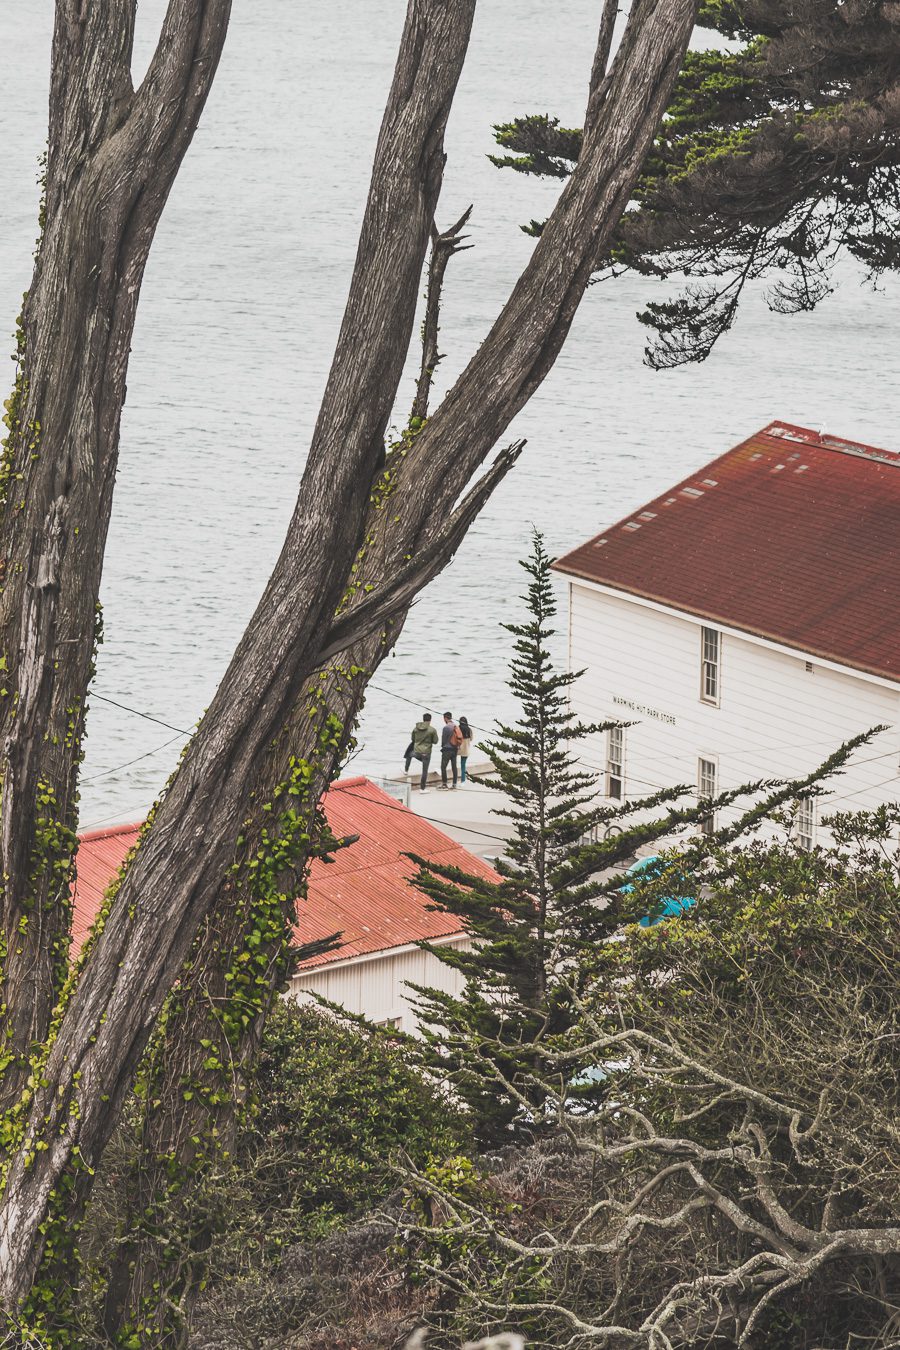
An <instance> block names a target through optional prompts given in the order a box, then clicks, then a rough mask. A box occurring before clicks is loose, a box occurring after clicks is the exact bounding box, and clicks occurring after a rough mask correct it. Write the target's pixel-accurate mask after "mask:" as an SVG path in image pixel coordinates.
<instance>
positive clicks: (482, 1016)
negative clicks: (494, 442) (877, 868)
mask: <svg viewBox="0 0 900 1350" xmlns="http://www.w3.org/2000/svg"><path fill="white" fill-rule="evenodd" d="M551 564H552V559H551V558H549V557H548V555H547V552H546V550H545V548H544V541H543V538H542V536H541V535H540V534H539V533H537V531H535V533H534V543H533V549H532V553H531V556H530V558H528V559H527V560H526V561H523V562H522V563H521V566H522V567H523V568H524V570H525V572H526V573H527V575H528V578H529V582H528V588H527V591H526V593H525V595H524V596H523V597H522V599H523V601H524V604H525V607H526V612H527V613H526V618H525V621H524V622H522V623H519V624H504V625H502V626H503V627H504V628H505V629H506V631H507V632H509V633H510V634H511V635H512V637H513V639H514V642H513V655H512V659H511V662H510V678H509V681H508V684H509V688H510V689H511V691H512V692H513V694H514V695H515V698H516V700H517V702H518V704H519V706H520V708H521V715H520V718H519V720H518V721H517V722H516V723H515V725H512V726H506V725H500V726H498V728H497V733H496V736H495V738H494V739H493V740H492V741H490V742H487V743H485V744H484V745H483V746H482V748H483V749H484V750H485V752H486V753H487V754H488V755H489V757H490V759H491V760H492V761H493V764H494V767H495V770H496V774H495V776H491V777H488V778H485V779H483V780H482V782H484V783H485V784H487V785H488V786H489V787H491V788H494V789H496V790H497V791H498V792H499V793H502V794H503V796H504V798H505V799H506V802H505V803H504V804H503V805H501V806H499V807H497V808H495V812H494V814H496V815H499V816H503V817H505V818H506V819H508V820H509V821H511V822H512V835H511V838H510V839H509V840H508V842H507V844H506V845H505V851H504V856H503V857H502V858H500V859H498V860H497V862H496V863H495V870H496V873H497V878H496V880H493V881H491V880H486V879H485V878H484V877H481V876H475V875H472V874H470V873H467V872H464V871H462V870H461V869H459V868H455V867H447V866H443V865H439V864H437V863H433V862H429V861H428V860H427V859H424V858H421V857H417V856H415V855H411V856H412V857H413V861H414V862H416V863H417V865H418V867H419V872H418V874H417V876H416V878H415V885H416V886H417V887H418V888H419V889H420V890H421V891H423V892H424V893H425V895H427V896H428V898H429V899H430V901H431V902H432V905H433V906H434V907H435V908H437V909H440V910H442V911H444V912H447V913H451V914H454V915H456V916H457V917H458V918H459V920H460V926H461V927H462V928H464V929H465V930H466V932H467V933H468V934H469V936H470V938H471V939H472V945H471V948H470V949H469V950H462V949H460V948H458V947H431V946H429V945H428V944H427V943H423V944H422V946H423V947H424V948H425V949H426V950H427V951H430V952H432V953H433V955H434V956H435V957H437V959H438V960H439V961H441V962H442V963H443V964H444V965H446V966H449V967H452V968H453V969H455V970H457V971H459V972H460V973H461V974H462V975H463V976H464V977H465V981H466V984H465V989H464V991H463V993H462V994H460V995H459V996H454V995H452V994H448V993H446V992H444V991H442V990H437V989H427V988H424V987H422V986H413V988H414V989H415V991H416V993H417V995H418V998H417V1012H418V1015H419V1019H420V1024H421V1027H422V1032H423V1037H424V1049H423V1058H424V1059H425V1061H426V1062H427V1063H428V1064H429V1065H430V1066H431V1067H432V1068H436V1069H439V1070H440V1071H441V1073H442V1075H444V1076H446V1077H447V1078H449V1080H450V1081H451V1082H452V1085H453V1090H454V1093H455V1095H456V1096H457V1098H458V1099H459V1100H461V1101H462V1102H463V1103H465V1105H466V1106H467V1107H468V1108H469V1110H470V1112H471V1116H472V1122H473V1127H474V1129H475V1131H476V1134H477V1135H478V1137H479V1139H480V1140H481V1141H482V1142H485V1143H489V1144H494V1143H499V1142H502V1141H503V1140H504V1139H509V1137H510V1133H511V1131H512V1129H513V1127H514V1125H515V1127H516V1128H521V1127H523V1126H524V1127H526V1128H528V1129H531V1128H533V1126H534V1124H535V1122H536V1121H537V1120H538V1118H539V1112H540V1107H541V1102H542V1099H543V1090H542V1089H541V1088H540V1087H539V1086H537V1080H539V1079H540V1080H542V1081H543V1082H544V1083H546V1082H547V1081H548V1078H550V1077H552V1076H553V1075H554V1074H556V1075H557V1076H558V1075H559V1074H564V1075H565V1079H566V1081H567V1082H568V1083H569V1084H570V1088H569V1091H570V1092H571V1093H572V1095H573V1096H580V1097H581V1098H582V1105H583V1106H584V1107H587V1106H588V1105H589V1099H591V1098H594V1097H596V1096H598V1095H600V1096H602V1095H603V1091H604V1089H603V1085H602V1081H600V1082H598V1081H596V1078H595V1076H592V1075H591V1074H589V1073H585V1070H587V1069H588V1068H590V1066H591V1065H592V1063H593V1060H592V1059H591V1058H590V1057H588V1058H587V1059H586V1060H585V1061H584V1063H583V1064H578V1063H576V1062H574V1061H573V1060H572V1058H571V1055H570V1054H569V1055H568V1056H567V1058H566V1060H565V1063H564V1064H563V1063H562V1062H556V1061H555V1059H554V1053H555V1050H556V1049H557V1048H558V1045H559V1043H560V1038H561V1037H563V1036H564V1034H565V1033H566V1032H568V1031H569V1030H570V1029H571V1028H572V1026H573V1025H574V1024H575V1023H576V1022H577V1020H578V1016H579V1009H578V1003H579V997H580V993H581V991H582V989H583V988H584V987H585V985H586V984H587V983H588V982H589V981H591V980H592V978H593V977H594V974H595V968H596V964H597V961H596V953H597V952H598V951H600V950H601V949H602V944H603V943H605V942H606V941H608V940H609V939H610V938H611V937H612V936H613V935H614V934H615V933H616V932H618V931H621V929H622V927H623V925H625V924H628V923H634V922H636V921H637V920H639V919H641V918H643V917H644V916H647V915H649V916H650V917H651V919H653V920H654V921H655V920H657V919H658V918H661V917H664V916H665V915H667V914H670V913H671V912H672V906H671V899H672V897H673V895H674V896H675V897H677V898H678V899H679V900H682V901H683V900H689V901H694V900H696V899H697V898H698V897H699V896H700V894H701V892H702V888H703V884H704V879H705V874H704V867H705V866H706V862H707V861H708V860H709V859H711V858H714V857H715V855H716V850H717V849H718V850H720V849H721V848H722V847H723V846H724V845H727V844H730V843H732V842H734V841H735V840H736V839H738V838H740V837H742V836H745V835H747V834H748V833H750V832H751V831H753V830H754V829H756V828H757V827H759V826H760V825H761V824H762V823H763V822H764V821H765V820H767V819H771V818H772V817H773V816H777V814H778V813H779V812H780V810H781V808H783V807H785V806H787V807H788V808H789V810H788V816H787V817H786V818H787V819H789V817H790V808H791V807H793V808H794V809H795V808H796V803H797V801H798V799H800V798H802V797H804V796H811V795H818V794H819V793H820V792H821V790H822V789H821V783H822V780H823V779H825V778H826V777H829V776H830V775H833V774H837V773H839V772H840V770H841V767H842V766H843V764H844V763H845V762H846V761H847V759H848V758H849V757H850V755H851V754H852V753H853V751H854V750H856V749H857V748H858V747H859V746H860V745H863V744H865V743H866V742H867V741H868V740H869V739H871V737H872V736H873V735H875V734H876V733H877V732H878V731H881V730H883V729H884V728H882V727H878V728H874V729H873V730H872V731H870V732H868V733H864V734H862V735H860V736H857V737H855V738H854V739H853V740H851V741H848V742H847V743H845V744H844V745H843V746H841V747H840V749H838V750H837V751H835V753H834V754H833V755H831V756H830V757H829V758H828V759H827V760H826V761H825V762H824V763H823V764H821V765H819V766H818V768H816V769H815V770H814V772H813V773H811V774H810V775H809V776H808V777H807V778H804V779H802V780H791V781H787V780H786V781H783V782H781V781H778V782H772V781H770V782H767V783H748V784H744V785H742V786H741V787H738V788H735V789H732V790H729V791H728V792H724V793H721V794H719V795H718V796H717V797H716V798H715V799H710V798H707V799H700V800H698V799H697V796H696V789H695V787H694V786H693V785H689V784H681V785H675V786H673V787H671V788H667V789H664V790H662V791H659V792H657V793H655V794H654V795H653V796H650V797H646V798H642V799H639V800H634V801H629V802H626V803H622V804H614V805H611V804H608V803H606V802H604V801H603V799H602V797H601V794H600V785H599V782H598V776H597V775H596V774H595V773H593V772H591V771H590V770H589V769H587V768H585V767H584V765H583V764H582V763H580V762H579V759H578V750H579V748H580V747H581V746H583V744H584V742H585V740H586V738H588V737H590V736H593V735H595V734H597V733H603V732H605V731H608V730H609V729H610V728H611V727H614V726H618V725H621V724H620V723H616V722H605V723H598V724H589V723H584V722H582V721H580V720H579V719H578V718H577V717H576V716H575V714H574V713H573V712H572V711H571V708H570V706H569V698H568V694H569V690H570V689H571V687H572V685H573V684H575V683H576V681H577V680H578V679H579V678H580V677H581V675H582V674H583V673H584V672H583V671H573V672H566V671H559V670H556V669H555V668H554V665H553V662H552V660H551V656H550V651H549V646H550V642H551V640H552V638H553V637H554V634H555V630H554V628H553V627H552V621H553V618H554V615H555V614H556V602H555V599H554V595H553V587H552V582H551V575H550V568H551ZM744 798H746V799H748V803H747V805H746V806H745V807H744V808H743V809H740V810H739V811H738V812H737V814H733V815H732V817H731V818H730V819H729V821H728V822H727V823H725V824H723V826H722V827H721V828H719V829H718V830H716V831H715V832H714V833H713V834H712V835H708V836H707V835H705V834H702V833H701V834H700V835H699V836H698V835H697V833H696V829H692V828H691V827H696V825H697V824H698V823H700V822H703V821H706V820H708V819H710V818H711V817H712V816H713V815H715V814H716V813H717V812H721V811H723V809H724V808H727V807H729V806H733V805H734V804H735V803H736V802H737V801H738V800H740V799H744ZM506 803H508V804H506ZM688 831H689V832H690V833H689V834H688V835H687V837H685V838H681V839H679V837H678V836H679V835H684V834H685V833H686V832H688ZM657 841H663V842H664V844H665V847H664V848H663V849H662V850H661V851H660V852H659V854H658V856H659V858H660V864H659V865H657V866H656V867H653V868H651V869H649V870H648V871H645V872H643V873H641V875H640V876H639V877H629V878H628V879H627V884H626V876H625V873H624V871H623V868H624V867H625V866H626V865H627V864H628V863H630V862H631V860H632V859H633V858H634V855H635V854H636V852H637V851H638V850H639V849H642V848H643V849H646V847H647V846H648V845H651V844H655V843H657ZM623 885H624V886H625V889H623ZM567 1050H569V1051H571V1039H569V1043H568V1045H567ZM578 1084H580V1086H578Z"/></svg>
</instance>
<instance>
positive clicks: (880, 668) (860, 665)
mask: <svg viewBox="0 0 900 1350" xmlns="http://www.w3.org/2000/svg"><path fill="white" fill-rule="evenodd" d="M556 568H557V570H558V571H560V572H565V573H568V574H570V575H572V576H577V577H585V578H587V579H588V580H590V581H596V582H599V583H601V584H602V585H606V586H611V587H614V588H615V589H616V590H620V591H626V592H629V593H631V594H633V595H640V596H644V597H646V598H647V599H650V600H656V601H659V602H660V603H662V604H664V605H671V606H672V607H673V608H676V609H680V610H685V611H687V612H688V613H690V614H696V615H697V616H698V617H700V618H704V619H710V620H712V621H714V622H716V623H721V624H726V625H728V626H729V627H733V628H740V629H743V630H745V631H746V632H749V633H754V634H757V635H758V636H760V637H766V638H770V639H771V640H773V641H776V642H779V643H782V644H784V645H785V646H788V647H795V648H797V649H798V650H799V651H801V652H805V653H808V654H809V655H811V656H820V657H824V658H825V659H826V660H830V661H835V662H838V663H839V664H841V665H847V666H852V667H854V668H855V669H858V670H865V671H868V672H870V673H872V674H875V675H882V676H885V677H886V678H888V679H891V680H900V624H898V622H897V618H896V597H897V593H898V586H900V455H898V454H895V453H893V452H891V451H888V450H878V449H876V448H875V447H873V446H868V445H862V444H859V443H857V442H853V441H844V440H840V439H839V438H837V437H832V436H820V435H818V434H817V433H816V432H814V431H810V430H808V429H807V428H804V427H795V426H791V425H790V424H788V423H785V422H772V423H770V424H769V426H767V427H765V428H764V429H763V430H762V431H760V432H757V434H756V435H755V436H751V437H750V439H749V440H746V441H744V442H743V443H742V444H741V445H739V446H737V447H736V448H735V449H733V450H729V451H728V452H727V453H726V454H724V455H722V456H720V457H719V458H718V459H714V460H713V461H712V462H711V463H709V464H707V465H706V466H705V467H704V468H702V469H700V470H698V471H697V473H694V474H691V476H690V477H689V478H686V479H685V480H684V482H682V483H679V484H678V486H677V487H674V488H672V489H671V490H670V491H669V492H666V493H664V494H663V495H662V496H660V497H657V498H656V500H655V501H652V502H648V504H647V505H646V506H645V507H642V508H641V509H640V510H638V511H634V512H632V514H631V515H630V516H627V517H626V518H625V519H624V520H620V521H619V522H618V523H617V524H615V525H612V526H611V527H610V528H609V529H608V530H605V531H604V532H603V533H602V534H599V535H597V537H596V538H595V539H591V540H590V541H589V542H588V543H586V544H583V545H582V546H581V547H580V548H576V549H575V550H573V552H571V553H568V554H566V555H565V557H563V558H560V559H559V560H558V561H557V563H556Z"/></svg>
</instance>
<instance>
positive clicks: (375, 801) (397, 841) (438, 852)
mask: <svg viewBox="0 0 900 1350" xmlns="http://www.w3.org/2000/svg"><path fill="white" fill-rule="evenodd" d="M324 806H325V815H326V816H327V818H328V823H329V825H330V826H331V829H332V832H333V833H334V834H335V835H337V836H338V837H342V836H344V835H348V834H358V835H359V841H358V842H357V843H355V844H351V845H350V846H349V847H348V848H344V849H339V850H338V852H336V853H335V854H334V862H332V863H325V862H321V861H318V860H317V861H316V862H314V863H313V865H312V868H311V871H310V880H309V894H308V897H307V900H306V901H305V902H298V905H297V928H296V938H297V941H298V942H309V941H312V940H315V939H316V938H323V937H328V936H329V935H330V934H332V933H336V932H340V933H343V941H342V946H341V947H340V948H339V949H338V950H337V951H335V952H328V953H326V955H324V956H319V957H315V958H314V959H313V960H312V961H307V962H305V963H304V965H303V967H302V969H304V970H308V969H310V968H312V967H314V966H320V965H325V964H327V963H328V962H329V961H343V960H346V958H347V957H350V956H362V955H365V954H367V953H370V952H380V951H386V950H388V949H389V948H391V947H403V946H406V945H407V943H410V942H418V941H420V940H421V939H427V940H429V941H431V940H433V939H435V938H442V937H451V936H453V935H455V934H458V933H459V932H460V931H461V929H460V925H459V920H458V919H456V918H454V917H453V916H452V915H448V914H439V913H435V912H434V911H431V910H428V909H427V908H426V905H427V904H428V903H429V902H428V900H427V899H426V897H425V896H424V895H422V894H421V892H419V891H417V890H415V889H414V888H413V887H412V886H410V885H409V878H410V877H411V876H412V874H413V873H414V872H415V867H414V865H413V863H411V862H410V861H409V859H408V858H406V857H404V856H403V855H404V854H405V853H417V854H419V855H420V856H421V857H423V858H428V859H430V860H431V861H433V862H441V863H449V864H450V865H452V866H455V867H461V868H463V869H464V870H465V871H467V872H471V873H476V874H478V875H481V876H486V877H492V876H493V875H494V873H493V872H492V870H491V868H490V867H488V865H487V863H484V862H482V861H481V859H480V858H476V857H475V856H474V855H473V854H471V853H469V852H468V850H467V849H465V848H463V847H462V845H461V844H457V843H455V841H454V840H452V839H450V838H449V837H448V836H447V835H446V834H444V833H443V831H441V830H439V829H436V828H435V826H434V825H432V824H430V823H429V822H428V821H427V820H423V819H422V817H421V816H417V815H415V813H414V812H412V811H408V810H407V809H406V807H405V806H403V805H402V804H401V803H400V802H398V801H395V799H394V798H393V797H389V796H388V794H387V793H386V792H382V790H381V788H378V787H376V786H375V784H374V783H371V782H370V781H369V780H368V779H367V778H347V779H344V780H342V781H339V782H337V783H334V784H332V786H331V787H330V788H329V790H328V792H327V793H326V794H325V802H324ZM139 830H140V822H138V823H137V824H133V825H117V826H115V827H114V828H113V829H110V830H93V831H90V832H88V833H86V834H83V835H81V836H80V841H79V847H78V858H77V863H78V880H77V882H76V885H75V895H74V902H75V914H74V919H73V923H72V936H73V955H74V954H76V953H77V952H78V951H80V949H81V946H82V944H83V942H84V940H85V938H86V937H87V934H88V931H89V929H90V927H91V924H92V923H93V922H94V919H95V918H96V916H97V913H98V911H99V909H100V905H101V903H102V901H103V895H104V892H105V890H106V888H107V886H108V885H109V883H110V882H111V881H112V879H113V877H114V876H115V875H116V873H117V871H118V869H119V867H120V866H121V864H122V861H123V859H124V857H125V855H126V853H127V852H128V850H129V849H130V848H131V846H132V844H134V842H135V840H136V839H137V835H138V831H139Z"/></svg>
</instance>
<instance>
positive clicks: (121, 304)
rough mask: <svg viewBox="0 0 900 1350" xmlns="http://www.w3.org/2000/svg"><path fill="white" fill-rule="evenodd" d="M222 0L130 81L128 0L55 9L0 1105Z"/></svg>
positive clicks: (20, 428)
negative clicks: (150, 291)
mask: <svg viewBox="0 0 900 1350" xmlns="http://www.w3.org/2000/svg"><path fill="white" fill-rule="evenodd" d="M229 7H230V0H172V3H171V4H170V6H169V12H168V15H167V18H166V23H165V27H164V29H163V31H162V34H161V38H160V42H159V46H158V49H157V52H156V55H155V57H154V60H153V63H152V64H151V66H150V69H149V71H148V73H147V76H146V79H145V80H144V82H143V84H142V85H141V87H140V89H138V90H137V91H135V90H134V88H133V86H132V82H131V69H130V63H131V48H132V38H133V31H134V15H135V0H130V2H125V3H122V2H121V0H98V2H97V3H92V4H91V5H90V6H85V5H80V4H76V3H74V0H60V3H58V4H57V10H56V24H55V31H54V37H53V56H52V71H51V91H50V123H49V144H48V151H47V163H46V180H45V202H44V206H43V213H42V214H43V221H42V226H43V228H42V235H41V239H40V241H39V245H38V250H37V254H36V261H35V268H34V275H33V280H32V284H31V288H30V290H29V292H28V294H27V296H26V298H25V302H24V306H23V311H22V315H21V318H20V327H19V351H18V367H17V379H16V386H15V389H14V392H13V396H12V399H11V400H10V402H9V404H7V418H6V421H7V426H8V433H9V434H8V436H7V438H6V441H5V443H4V454H3V462H2V470H0V502H2V504H0V532H2V539H3V544H2V560H0V586H2V592H0V669H2V686H3V688H2V695H0V876H2V914H3V929H2V942H3V954H4V962H3V976H2V978H3V990H2V997H0V1108H2V1107H7V1108H8V1107H9V1105H10V1104H11V1102H13V1101H15V1100H16V1098H17V1097H18V1094H19V1092H20V1090H21V1087H22V1084H23V1082H24V1079H25V1077H26V1076H27V1074H28V1072H29V1069H28V1061H29V1057H30V1054H31V1051H32V1050H33V1048H34V1046H35V1044H40V1043H41V1042H42V1041H43V1040H44V1039H45V1037H46V1035H47V1032H48V1028H49V1024H50V1013H51V1009H52V1008H53V1005H54V1003H55V1001H56V998H57V996H58V994H59V991H60V989H61V986H62V982H63V981H64V979H65V976H66V971H67V958H68V932H69V922H70V917H71V916H70V906H69V887H70V881H71V877H72V864H73V854H74V847H75V829H76V824H77V800H78V797H77V772H78V764H79V760H80V757H81V756H80V742H81V735H82V730H83V723H84V712H85V696H86V690H87V686H88V682H89V679H90V675H91V670H92V662H93V652H94V642H95V630H96V627H97V618H98V605H97V599H98V593H99V586H100V572H101V567H102V561H103V551H104V547H105V543H106V533H107V526H108V523H109V517H110V511H111V506H112V494H113V484H114V480H115V471H116V461H117V455H118V443H119V420H120V415H121V410H122V405H123V403H124V401H125V376H126V371H127V367H128V355H129V351H130V347H131V338H132V332H133V329H134V320H135V312H136V308H137V301H138V294H139V291H140V286H141V280H142V277H143V272H144V266H145V263H146V260H147V256H148V253H149V250H150V245H151V243H152V240H153V235H154V232H155V229H156V225H157V222H158V220H159V217H160V215H161V213H162V210H163V207H164V205H165V202H166V198H167V196H168V193H169V189H170V188H171V185H172V182H173V181H174V178H175V175H176V173H177V171H178V167H179V164H180V163H181V159H182V157H183V155H184V153H185V151H186V150H187V147H188V145H189V144H190V141H191V137H192V136H193V133H194V130H195V129H196V126H197V121H198V119H199V116H200V112H201V110H202V108H203V105H204V102H205V100H206V95H207V93H208V90H209V87H210V84H211V82H212V79H213V75H214V73H215V70H216V65H217V63H218V59H219V54H220V52H221V49H222V43H223V41H224V37H225V31H226V28H227V24H228V13H229Z"/></svg>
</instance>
